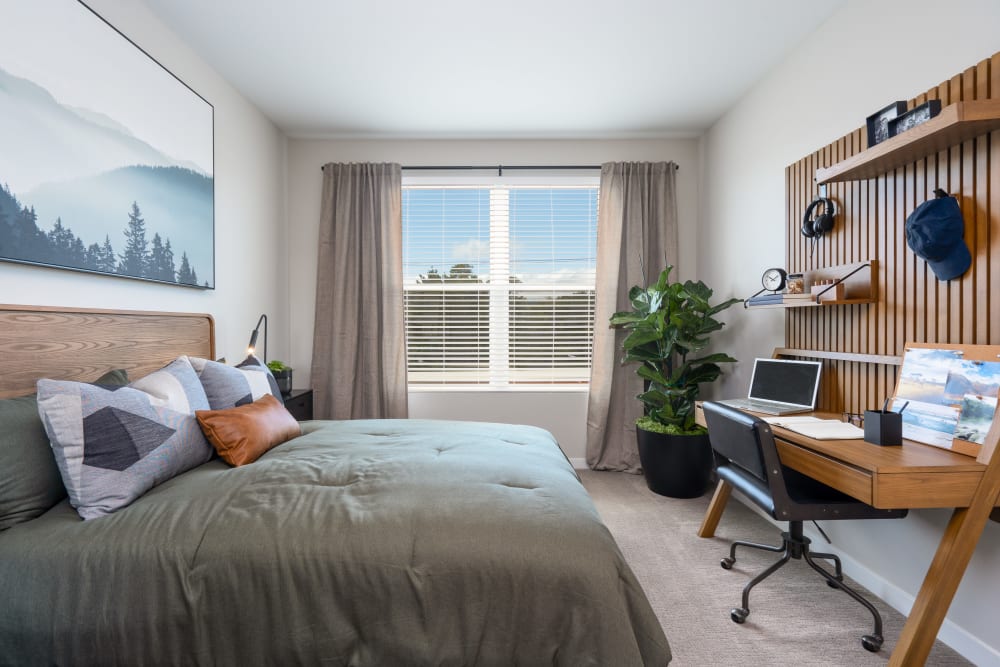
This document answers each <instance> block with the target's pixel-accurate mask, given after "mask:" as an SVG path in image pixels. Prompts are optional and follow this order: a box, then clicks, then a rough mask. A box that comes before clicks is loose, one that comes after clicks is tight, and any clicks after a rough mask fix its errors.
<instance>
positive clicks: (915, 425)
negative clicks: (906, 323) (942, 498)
mask: <svg viewBox="0 0 1000 667" xmlns="http://www.w3.org/2000/svg"><path fill="white" fill-rule="evenodd" d="M998 390H1000V362H995V361H985V360H982V359H970V358H965V353H964V352H963V351H962V350H958V349H935V348H929V347H927V348H907V349H906V351H905V354H904V355H903V365H902V368H901V369H900V372H899V382H898V384H897V387H896V395H895V396H894V400H893V409H894V410H897V411H900V410H901V411H902V414H903V437H904V438H907V439H908V440H914V441H916V442H922V443H925V444H928V445H934V446H935V447H943V448H945V449H953V450H955V451H957V452H959V453H962V454H967V455H969V456H975V455H976V454H977V453H978V451H979V446H980V445H982V444H983V441H984V439H985V437H986V433H987V432H988V431H989V428H990V424H991V423H992V421H993V414H994V412H995V411H996V407H997V395H998Z"/></svg>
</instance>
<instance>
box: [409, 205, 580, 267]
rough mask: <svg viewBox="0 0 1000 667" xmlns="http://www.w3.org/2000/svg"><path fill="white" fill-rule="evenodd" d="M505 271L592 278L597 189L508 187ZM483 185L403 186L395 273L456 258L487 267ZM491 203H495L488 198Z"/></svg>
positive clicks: (453, 263) (441, 264)
mask: <svg viewBox="0 0 1000 667" xmlns="http://www.w3.org/2000/svg"><path fill="white" fill-rule="evenodd" d="M508 192H509V199H508V200H507V201H508V206H509V216H508V219H509V229H510V235H509V239H510V240H509V242H510V274H511V276H513V278H514V279H516V280H517V281H520V282H522V283H526V284H532V283H536V284H537V283H542V284H557V285H578V284H588V283H589V284H591V285H592V284H593V281H594V277H593V272H594V264H595V258H594V253H595V249H596V245H597V244H596V233H597V231H596V228H597V225H596V218H597V188H596V187H585V188H579V187H578V188H566V187H562V188H552V187H510V188H508ZM490 203H491V202H490V189H489V188H487V187H469V188H455V187H433V188H404V189H403V234H404V256H403V272H404V279H405V282H406V283H407V284H410V285H412V284H414V283H416V282H417V280H418V279H419V277H420V276H421V275H427V274H428V272H430V271H431V270H435V271H437V272H438V273H440V274H447V273H449V272H450V271H451V269H452V267H454V266H456V265H459V264H466V265H470V266H471V267H472V268H471V270H472V272H473V273H474V274H476V275H477V276H478V277H479V278H480V279H482V280H484V281H486V280H488V278H489V274H490V268H491V267H490ZM494 205H495V206H496V203H494Z"/></svg>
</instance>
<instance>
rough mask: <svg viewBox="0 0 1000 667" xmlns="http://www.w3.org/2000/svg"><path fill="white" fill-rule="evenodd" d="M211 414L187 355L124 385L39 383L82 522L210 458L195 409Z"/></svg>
mask: <svg viewBox="0 0 1000 667" xmlns="http://www.w3.org/2000/svg"><path fill="white" fill-rule="evenodd" d="M207 408H208V400H207V399H206V398H205V391H204V390H203V389H202V387H201V383H200V382H199V381H198V376H197V374H196V373H195V372H194V369H193V368H192V367H191V363H190V362H189V361H188V360H187V358H186V357H180V358H178V359H177V360H175V361H173V362H171V363H170V364H168V365H167V366H165V367H164V368H162V369H160V370H158V371H156V372H154V373H150V374H149V375H147V376H146V377H144V378H141V379H139V380H137V381H135V382H133V383H132V384H130V385H129V386H127V387H120V388H114V387H96V386H93V385H89V384H83V383H80V382H66V381H59V380H39V381H38V410H39V413H40V415H41V417H42V423H43V424H44V426H45V431H46V433H47V434H48V436H49V440H50V441H51V443H52V451H53V453H54V454H55V458H56V463H57V464H58V465H59V473H60V475H61V476H62V479H63V484H65V485H66V491H67V493H68V494H69V499H70V504H72V505H73V507H75V508H76V511H77V512H78V513H79V514H80V516H82V517H83V518H84V519H94V518H97V517H100V516H105V515H107V514H111V513H112V512H114V511H116V510H118V509H121V508H122V507H125V506H126V505H128V504H129V503H131V502H132V501H133V500H135V499H136V498H138V497H139V496H141V495H142V494H144V493H145V492H146V491H148V490H149V489H151V488H153V487H154V486H156V485H157V484H160V483H161V482H164V481H166V480H168V479H170V478H171V477H174V476H176V475H179V474H180V473H182V472H184V471H185V470H189V469H190V468H193V467H195V466H197V465H200V464H202V463H204V462H205V461H208V460H209V459H210V458H211V457H212V453H213V451H214V450H213V449H212V446H211V445H210V444H208V441H207V440H205V436H204V435H203V434H202V432H201V428H200V427H199V426H198V420H197V419H196V418H195V416H194V411H195V410H204V409H207Z"/></svg>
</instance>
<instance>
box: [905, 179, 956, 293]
mask: <svg viewBox="0 0 1000 667" xmlns="http://www.w3.org/2000/svg"><path fill="white" fill-rule="evenodd" d="M934 194H935V198H934V199H931V200H928V201H925V202H924V203H923V204H921V205H920V206H918V207H917V208H916V209H914V211H913V213H911V214H910V217H908V218H907V219H906V244H907V245H908V246H910V249H911V250H913V252H914V253H916V255H917V257H920V258H922V259H924V260H926V261H927V266H929V267H931V270H932V271H934V275H935V276H937V279H938V280H954V279H955V278H958V277H959V276H961V275H962V274H963V273H965V272H966V271H967V270H968V269H969V267H970V266H971V265H972V255H971V254H969V247H968V246H967V245H965V239H964V238H963V235H964V233H965V221H964V220H963V219H962V210H961V209H960V208H959V207H958V200H957V199H955V198H954V197H952V196H950V195H948V194H947V193H946V192H945V191H944V190H941V189H938V190H935V191H934Z"/></svg>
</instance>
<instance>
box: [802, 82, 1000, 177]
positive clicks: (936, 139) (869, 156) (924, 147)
mask: <svg viewBox="0 0 1000 667" xmlns="http://www.w3.org/2000/svg"><path fill="white" fill-rule="evenodd" d="M998 129H1000V99H996V100H975V101H971V102H956V103H954V104H950V105H948V106H946V107H945V108H944V109H941V113H939V114H938V115H937V116H935V117H934V118H931V119H930V120H929V121H927V122H926V123H921V124H920V125H917V126H916V127H914V128H912V129H909V130H907V131H906V132H903V133H902V134H897V135H896V136H894V137H889V138H888V139H886V140H885V141H883V142H882V143H880V144H876V145H874V146H872V147H871V148H869V149H867V150H863V151H861V152H860V153H858V154H857V155H852V156H851V157H849V158H847V159H846V160H842V161H840V162H838V163H837V164H835V165H833V166H830V167H821V168H819V169H817V170H816V182H817V183H819V184H823V183H834V182H839V181H854V180H861V179H866V178H874V177H875V176H879V175H881V174H884V173H886V172H887V171H890V170H892V169H895V168H896V167H901V166H903V165H904V164H909V163H910V162H914V161H916V160H919V159H921V158H924V157H927V156H928V155H931V154H933V153H936V152H938V151H941V150H944V149H946V148H948V147H950V146H955V145H956V144H960V143H962V142H963V141H966V140H968V139H972V138H974V137H978V136H979V135H981V134H986V133H987V132H992V131H993V130H998Z"/></svg>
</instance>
